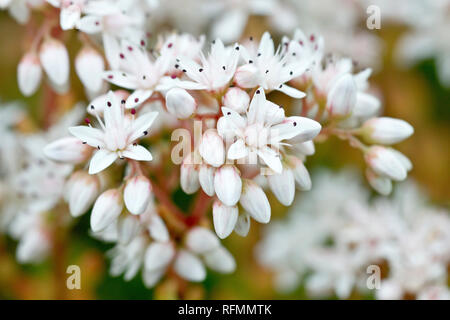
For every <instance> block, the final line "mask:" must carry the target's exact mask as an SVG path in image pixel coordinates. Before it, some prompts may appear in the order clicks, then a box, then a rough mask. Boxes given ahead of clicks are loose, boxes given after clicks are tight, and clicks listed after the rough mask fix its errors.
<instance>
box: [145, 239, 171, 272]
mask: <svg viewBox="0 0 450 320" xmlns="http://www.w3.org/2000/svg"><path fill="white" fill-rule="evenodd" d="M174 256H175V248H174V247H173V245H172V244H171V243H170V242H153V243H151V244H150V245H149V246H148V248H147V251H146V252H145V258H144V268H145V271H156V270H158V269H162V268H165V267H166V266H167V265H168V264H169V263H170V262H171V261H172V259H173V257H174Z"/></svg>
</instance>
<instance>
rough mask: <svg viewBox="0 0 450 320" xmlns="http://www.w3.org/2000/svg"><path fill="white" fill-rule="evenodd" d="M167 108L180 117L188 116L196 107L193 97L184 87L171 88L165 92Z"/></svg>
mask: <svg viewBox="0 0 450 320" xmlns="http://www.w3.org/2000/svg"><path fill="white" fill-rule="evenodd" d="M166 106H167V110H168V111H169V112H170V113H171V114H173V115H174V116H176V117H177V118H180V119H186V118H189V117H190V116H191V115H192V114H193V113H194V112H195V109H196V108H197V103H196V102H195V99H194V98H193V97H192V96H191V95H190V94H189V93H188V92H187V91H186V90H184V89H181V88H173V89H170V90H169V92H167V94H166Z"/></svg>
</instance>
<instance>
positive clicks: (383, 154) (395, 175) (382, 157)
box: [364, 146, 407, 181]
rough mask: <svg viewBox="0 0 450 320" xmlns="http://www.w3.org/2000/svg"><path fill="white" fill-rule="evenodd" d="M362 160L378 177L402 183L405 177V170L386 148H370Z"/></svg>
mask: <svg viewBox="0 0 450 320" xmlns="http://www.w3.org/2000/svg"><path fill="white" fill-rule="evenodd" d="M364 158H365V160H366V163H367V164H368V165H369V166H370V168H371V169H372V170H373V171H374V172H375V173H376V174H378V175H380V176H384V177H387V178H389V179H392V180H396V181H402V180H405V179H406V177H407V171H406V168H405V167H404V166H403V163H402V162H401V161H400V160H399V158H398V157H397V156H396V155H395V154H394V153H393V152H392V151H391V150H389V149H388V148H384V147H381V146H373V147H370V148H369V150H368V151H367V152H366V153H365V155H364Z"/></svg>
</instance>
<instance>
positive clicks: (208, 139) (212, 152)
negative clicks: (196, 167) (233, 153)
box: [198, 129, 225, 167]
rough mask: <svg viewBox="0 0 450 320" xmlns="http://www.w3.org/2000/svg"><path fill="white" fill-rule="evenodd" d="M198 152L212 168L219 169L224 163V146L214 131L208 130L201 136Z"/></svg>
mask: <svg viewBox="0 0 450 320" xmlns="http://www.w3.org/2000/svg"><path fill="white" fill-rule="evenodd" d="M198 151H199V153H200V155H201V156H202V158H203V159H204V160H205V161H206V163H208V164H210V165H212V166H213V167H220V166H221V165H222V164H224V162H225V145H224V143H223V140H222V138H221V137H220V136H219V134H218V133H217V130H215V129H208V130H207V131H206V132H205V133H204V134H203V136H202V140H201V142H200V146H199V149H198Z"/></svg>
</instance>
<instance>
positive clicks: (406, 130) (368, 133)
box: [360, 117, 414, 145]
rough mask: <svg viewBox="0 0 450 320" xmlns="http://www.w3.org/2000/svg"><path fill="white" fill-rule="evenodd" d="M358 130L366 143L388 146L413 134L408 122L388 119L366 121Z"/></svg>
mask: <svg viewBox="0 0 450 320" xmlns="http://www.w3.org/2000/svg"><path fill="white" fill-rule="evenodd" d="M360 130H361V135H362V136H363V138H364V139H365V140H366V141H368V142H370V143H381V144H388V145H390V144H394V143H398V142H400V141H403V140H405V139H406V138H408V137H410V136H411V135H412V134H413V133H414V128H413V127H412V126H411V125H410V124H409V123H408V122H406V121H404V120H400V119H394V118H390V117H380V118H372V119H370V120H367V121H366V122H364V123H363V125H362V126H361V129H360Z"/></svg>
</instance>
